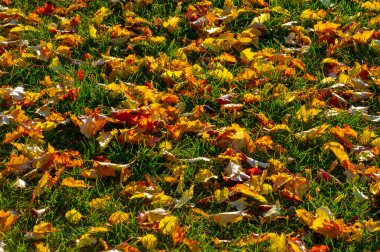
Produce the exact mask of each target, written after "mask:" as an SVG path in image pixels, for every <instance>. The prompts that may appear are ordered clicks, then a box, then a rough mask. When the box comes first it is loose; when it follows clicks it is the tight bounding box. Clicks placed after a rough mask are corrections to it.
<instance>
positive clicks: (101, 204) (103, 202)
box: [89, 196, 110, 209]
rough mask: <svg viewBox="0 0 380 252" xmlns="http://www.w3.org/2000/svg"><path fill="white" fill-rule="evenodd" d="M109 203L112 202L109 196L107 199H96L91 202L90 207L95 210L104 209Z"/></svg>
mask: <svg viewBox="0 0 380 252" xmlns="http://www.w3.org/2000/svg"><path fill="white" fill-rule="evenodd" d="M109 202H110V197H109V196H107V197H105V198H95V199H92V200H91V202H90V203H89V206H90V207H91V208H94V209H102V208H105V207H106V206H107V204H108V203H109Z"/></svg>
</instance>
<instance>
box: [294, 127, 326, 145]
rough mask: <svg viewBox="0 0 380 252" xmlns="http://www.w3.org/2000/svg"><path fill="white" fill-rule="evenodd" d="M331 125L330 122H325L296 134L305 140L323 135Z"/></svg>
mask: <svg viewBox="0 0 380 252" xmlns="http://www.w3.org/2000/svg"><path fill="white" fill-rule="evenodd" d="M329 127H330V124H323V125H321V126H318V127H315V128H312V129H309V130H306V131H302V132H298V133H296V134H295V136H296V138H297V139H299V140H300V141H301V142H304V141H307V140H311V139H314V138H317V137H320V136H322V135H323V134H324V133H325V132H326V130H327V129H328V128H329Z"/></svg>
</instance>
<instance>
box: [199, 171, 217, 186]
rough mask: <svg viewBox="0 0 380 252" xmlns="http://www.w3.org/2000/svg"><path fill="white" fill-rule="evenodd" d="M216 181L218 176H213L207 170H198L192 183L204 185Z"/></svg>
mask: <svg viewBox="0 0 380 252" xmlns="http://www.w3.org/2000/svg"><path fill="white" fill-rule="evenodd" d="M212 178H214V179H217V178H218V176H215V175H214V174H213V173H212V171H211V170H209V169H200V170H199V172H198V173H197V174H195V178H194V182H195V183H206V182H207V181H209V180H210V179H212Z"/></svg>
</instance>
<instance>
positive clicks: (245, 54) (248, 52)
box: [240, 48, 255, 64]
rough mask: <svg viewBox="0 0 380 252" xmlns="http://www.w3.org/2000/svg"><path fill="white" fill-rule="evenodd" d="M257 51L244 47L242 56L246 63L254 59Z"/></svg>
mask: <svg viewBox="0 0 380 252" xmlns="http://www.w3.org/2000/svg"><path fill="white" fill-rule="evenodd" d="M254 57H255V53H253V52H252V49H251V48H247V49H244V50H243V51H241V52H240V58H241V59H242V61H243V63H244V64H248V63H250V62H252V61H253V59H254Z"/></svg>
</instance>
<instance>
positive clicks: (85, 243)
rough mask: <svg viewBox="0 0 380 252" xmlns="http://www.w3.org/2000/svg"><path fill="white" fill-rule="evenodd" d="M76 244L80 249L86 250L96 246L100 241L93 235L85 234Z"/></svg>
mask: <svg viewBox="0 0 380 252" xmlns="http://www.w3.org/2000/svg"><path fill="white" fill-rule="evenodd" d="M76 242H77V247H78V248H84V247H91V246H94V245H95V244H96V243H97V242H98V240H97V239H96V238H95V237H94V236H92V235H91V234H84V235H82V236H81V237H80V238H79V239H78V240H76Z"/></svg>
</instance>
